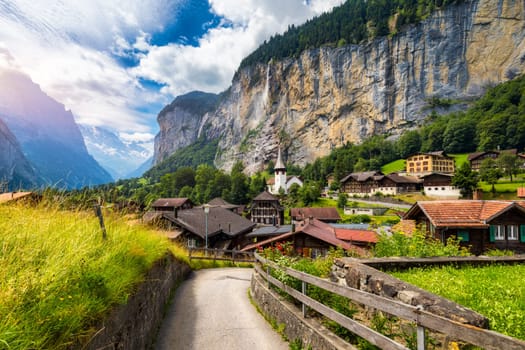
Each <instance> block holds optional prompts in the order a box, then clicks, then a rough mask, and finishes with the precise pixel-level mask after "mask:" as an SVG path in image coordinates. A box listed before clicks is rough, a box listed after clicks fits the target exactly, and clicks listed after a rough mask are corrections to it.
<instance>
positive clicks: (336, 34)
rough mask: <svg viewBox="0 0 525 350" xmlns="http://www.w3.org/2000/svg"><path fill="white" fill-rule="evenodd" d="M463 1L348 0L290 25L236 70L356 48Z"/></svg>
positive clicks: (266, 42)
mask: <svg viewBox="0 0 525 350" xmlns="http://www.w3.org/2000/svg"><path fill="white" fill-rule="evenodd" d="M462 1H463V0H349V1H346V2H345V3H344V4H342V5H340V6H338V7H335V8H334V9H333V10H332V11H331V12H330V13H324V14H322V15H320V16H318V17H315V18H313V19H310V20H308V21H307V22H306V23H304V24H303V25H300V26H297V27H296V26H294V25H291V26H289V27H288V30H287V31H286V32H284V33H283V34H276V35H274V36H272V37H271V38H270V39H269V40H268V41H265V42H264V43H263V44H262V45H261V46H260V47H259V48H258V49H257V50H255V51H254V52H253V53H251V54H250V55H249V56H247V57H246V58H245V59H244V60H243V61H242V62H241V65H240V67H239V68H243V67H247V66H251V65H253V64H256V63H263V64H265V63H267V62H269V61H270V60H271V59H283V58H286V57H297V56H298V55H299V54H300V53H301V52H303V51H304V50H306V49H313V48H318V47H321V46H323V45H332V46H344V45H347V44H359V43H360V42H362V41H364V40H368V39H371V38H374V37H378V36H384V35H388V34H395V33H396V32H397V31H398V30H399V29H400V28H401V27H403V26H405V25H407V24H410V23H417V22H419V21H421V20H422V19H424V18H426V17H427V16H428V15H429V14H431V13H432V11H434V10H435V9H439V8H442V7H444V6H447V5H449V4H452V3H460V2H462Z"/></svg>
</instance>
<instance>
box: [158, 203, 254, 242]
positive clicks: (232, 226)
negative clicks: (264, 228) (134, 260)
mask: <svg viewBox="0 0 525 350" xmlns="http://www.w3.org/2000/svg"><path fill="white" fill-rule="evenodd" d="M160 213H161V214H160V216H158V217H157V219H156V220H155V222H156V223H157V225H158V226H160V227H162V228H164V229H165V230H167V231H170V232H171V234H169V235H168V236H169V237H170V238H171V239H172V240H175V241H179V242H181V243H182V244H184V245H186V246H188V247H205V246H206V241H207V242H208V248H219V249H230V248H235V249H239V248H240V247H241V243H242V241H243V236H244V235H245V234H247V233H249V232H251V231H252V229H253V228H254V227H255V224H254V223H252V222H251V221H250V220H248V219H246V218H244V217H242V216H240V215H237V214H236V213H234V212H232V211H231V210H228V209H225V208H221V207H209V212H208V213H207V214H206V213H205V211H204V208H202V207H196V208H191V209H185V210H179V211H177V212H176V213H175V212H169V211H165V212H160Z"/></svg>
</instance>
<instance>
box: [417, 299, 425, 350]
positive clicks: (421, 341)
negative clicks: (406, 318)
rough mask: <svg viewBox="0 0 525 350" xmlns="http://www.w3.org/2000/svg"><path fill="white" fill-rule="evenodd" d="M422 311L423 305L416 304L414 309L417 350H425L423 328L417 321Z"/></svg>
mask: <svg viewBox="0 0 525 350" xmlns="http://www.w3.org/2000/svg"><path fill="white" fill-rule="evenodd" d="M421 311H423V306H422V305H418V306H417V309H416V324H417V331H416V336H417V350H425V343H426V342H425V328H424V327H422V326H421V323H420V322H419V315H420V313H421Z"/></svg>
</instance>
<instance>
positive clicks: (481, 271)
mask: <svg viewBox="0 0 525 350" xmlns="http://www.w3.org/2000/svg"><path fill="white" fill-rule="evenodd" d="M392 275H394V276H396V277H398V278H400V279H402V280H403V281H406V282H409V283H411V284H414V285H416V286H418V287H421V288H423V289H425V290H428V291H430V292H432V293H434V294H437V295H440V296H443V297H445V298H447V299H450V300H453V301H455V302H457V303H458V304H460V305H463V306H466V307H468V308H470V309H472V310H474V311H477V312H479V313H480V314H482V315H484V316H486V317H487V318H488V319H489V320H490V328H491V329H492V330H495V331H497V332H500V333H503V334H506V335H509V336H511V337H515V338H519V339H523V340H525V284H524V283H523V276H525V265H507V266H505V265H492V266H487V267H462V268H455V267H451V266H445V267H441V268H432V269H427V268H417V269H410V270H408V271H404V272H395V273H392Z"/></svg>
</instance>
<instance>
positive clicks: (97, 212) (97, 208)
mask: <svg viewBox="0 0 525 350" xmlns="http://www.w3.org/2000/svg"><path fill="white" fill-rule="evenodd" d="M94 209H95V215H96V216H97V217H98V222H99V223H100V228H101V229H102V239H104V240H105V239H106V238H107V232H106V226H105V225H104V217H103V216H102V210H100V205H99V204H95V205H94Z"/></svg>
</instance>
